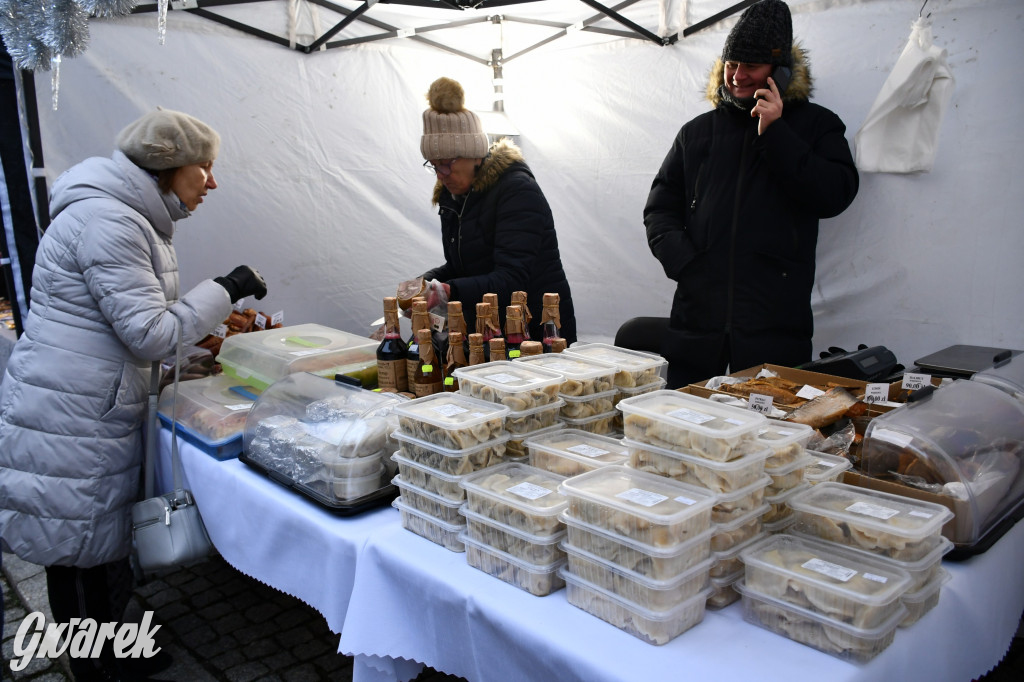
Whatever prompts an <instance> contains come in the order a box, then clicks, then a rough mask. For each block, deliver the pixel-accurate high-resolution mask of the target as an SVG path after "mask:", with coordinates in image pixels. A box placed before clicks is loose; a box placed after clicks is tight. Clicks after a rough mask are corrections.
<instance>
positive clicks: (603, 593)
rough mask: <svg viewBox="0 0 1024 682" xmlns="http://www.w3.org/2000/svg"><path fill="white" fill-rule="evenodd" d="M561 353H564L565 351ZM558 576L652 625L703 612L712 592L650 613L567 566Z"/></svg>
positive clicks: (706, 589)
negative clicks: (580, 575)
mask: <svg viewBox="0 0 1024 682" xmlns="http://www.w3.org/2000/svg"><path fill="white" fill-rule="evenodd" d="M562 352H563V353H564V352H565V351H562ZM558 575H560V576H562V579H563V580H565V583H566V584H567V585H573V586H575V587H578V588H583V589H585V590H587V591H589V592H592V593H594V594H597V595H599V596H600V597H601V598H603V599H606V600H607V601H609V602H611V603H612V604H614V605H615V606H618V607H619V608H621V609H624V610H626V611H628V612H630V613H633V614H635V615H636V616H637V617H638V618H642V619H643V620H646V621H650V622H653V623H672V622H674V621H676V620H679V619H680V618H683V617H685V616H686V615H688V614H689V612H690V611H692V610H693V608H694V607H696V606H700V607H701V611H703V602H705V601H707V599H708V597H709V596H711V594H712V593H713V592H714V590H712V589H711V588H710V587H706V588H704V589H703V590H701V591H700V592H698V593H697V594H695V595H693V596H692V597H689V598H687V599H685V600H684V601H681V602H679V603H678V604H676V605H675V606H673V607H672V608H671V609H669V610H668V611H651V610H650V609H648V608H646V607H644V606H641V605H640V604H637V603H636V602H635V601H632V600H630V599H626V598H625V597H623V596H622V595H619V594H615V593H614V592H609V591H608V590H606V589H605V588H603V587H601V586H600V585H595V584H594V583H592V582H590V581H589V580H584V579H583V578H581V577H579V576H578V575H576V574H574V573H572V572H570V571H569V567H568V566H563V567H562V568H560V569H558Z"/></svg>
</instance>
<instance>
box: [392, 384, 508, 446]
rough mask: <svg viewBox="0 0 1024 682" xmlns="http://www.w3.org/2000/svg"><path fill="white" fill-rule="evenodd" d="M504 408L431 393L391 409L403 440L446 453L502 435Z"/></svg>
mask: <svg viewBox="0 0 1024 682" xmlns="http://www.w3.org/2000/svg"><path fill="white" fill-rule="evenodd" d="M508 413H509V409H508V408H507V407H502V406H501V405H496V404H494V403H491V402H487V401H483V400H477V399H475V398H470V397H469V396H465V395H462V394H459V393H435V394H434V395H428V396H426V397H423V398H416V399H415V400H410V401H409V402H407V403H404V404H402V405H401V406H399V407H398V408H396V409H395V414H396V415H397V416H398V426H399V429H400V430H401V432H402V433H403V434H404V435H406V436H412V437H413V438H417V439H419V440H421V441H424V442H427V443H432V444H434V445H439V446H440V447H442V448H448V449H450V450H468V449H470V448H473V447H475V446H477V445H480V444H481V443H487V442H488V441H493V440H496V439H498V438H501V437H502V436H504V435H505V433H506V432H505V430H504V420H505V416H506V415H507V414H508Z"/></svg>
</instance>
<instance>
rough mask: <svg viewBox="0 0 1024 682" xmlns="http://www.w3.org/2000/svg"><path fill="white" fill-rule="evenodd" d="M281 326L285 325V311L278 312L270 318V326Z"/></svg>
mask: <svg viewBox="0 0 1024 682" xmlns="http://www.w3.org/2000/svg"><path fill="white" fill-rule="evenodd" d="M279 324H284V311H283V310H278V311H277V312H276V313H274V314H273V315H271V316H270V326H272V327H276V326H277V325H279Z"/></svg>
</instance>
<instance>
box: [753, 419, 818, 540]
mask: <svg viewBox="0 0 1024 682" xmlns="http://www.w3.org/2000/svg"><path fill="white" fill-rule="evenodd" d="M813 434H814V429H812V428H811V427H810V426H807V425H805V424H797V423H796V422H787V421H778V420H776V419H769V420H768V421H767V422H766V423H765V425H764V426H763V427H762V428H761V429H760V431H759V432H758V435H757V442H758V443H761V444H763V445H764V446H765V447H767V448H770V450H771V454H770V455H769V457H768V459H767V460H766V461H765V463H764V470H765V473H767V474H768V475H769V476H770V477H771V479H772V482H771V483H770V484H769V485H768V487H767V488H766V489H765V502H766V503H767V504H768V511H766V512H765V514H764V517H763V519H762V521H763V522H764V527H765V530H767V531H768V532H769V533H779V532H782V531H784V530H785V529H786V527H787V526H788V525H789V524H790V523H791V522H792V520H793V519H792V515H791V514H792V510H790V508H789V507H788V506H787V505H786V501H787V500H789V499H790V498H791V497H793V496H794V495H796V494H798V493H799V492H800V491H801V490H805V489H806V488H809V487H810V485H811V484H810V483H808V482H807V481H805V480H804V472H805V471H806V469H807V465H809V464H810V463H811V462H812V461H814V460H813V458H812V457H811V456H810V455H809V454H807V449H806V446H807V442H808V441H809V440H810V439H811V436H812V435H813Z"/></svg>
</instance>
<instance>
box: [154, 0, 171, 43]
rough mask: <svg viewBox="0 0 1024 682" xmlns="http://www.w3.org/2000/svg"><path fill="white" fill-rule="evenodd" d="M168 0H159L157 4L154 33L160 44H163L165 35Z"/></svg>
mask: <svg viewBox="0 0 1024 682" xmlns="http://www.w3.org/2000/svg"><path fill="white" fill-rule="evenodd" d="M169 3H170V0H160V1H159V3H158V4H157V12H156V15H157V18H156V34H157V37H158V38H159V40H160V44H161V45H163V44H164V38H166V37H167V5H168V4H169Z"/></svg>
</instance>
